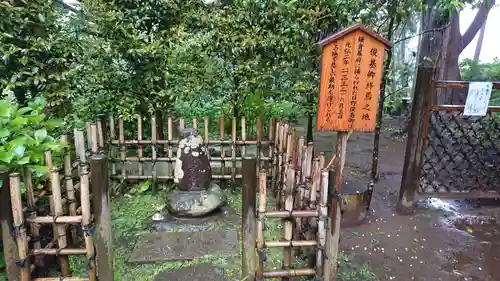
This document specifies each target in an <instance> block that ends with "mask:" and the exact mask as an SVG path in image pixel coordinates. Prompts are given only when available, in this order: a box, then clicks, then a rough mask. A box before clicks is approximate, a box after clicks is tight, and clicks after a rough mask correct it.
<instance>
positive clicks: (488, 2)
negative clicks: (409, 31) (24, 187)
mask: <svg viewBox="0 0 500 281" xmlns="http://www.w3.org/2000/svg"><path fill="white" fill-rule="evenodd" d="M495 1H496V0H484V1H483V2H482V3H481V6H480V8H479V10H478V11H477V13H476V16H475V17H474V20H473V21H472V23H471V24H470V26H469V27H468V29H467V31H466V32H465V33H464V34H463V35H461V34H460V18H459V15H458V14H457V15H454V16H453V17H452V19H451V21H450V22H449V23H446V22H445V21H443V19H442V18H441V17H440V14H439V12H438V9H436V4H437V1H435V0H434V1H429V2H428V3H427V5H426V7H425V9H424V11H423V12H422V31H423V32H426V31H427V30H434V31H433V32H427V33H425V34H423V35H422V38H421V44H420V47H419V60H418V65H419V66H420V67H436V68H437V71H436V73H435V74H434V79H439V80H461V76H460V68H459V63H458V59H459V56H460V54H461V53H462V51H463V50H464V49H465V48H466V47H467V45H469V44H470V42H471V41H472V39H474V37H475V36H476V34H477V32H478V31H479V30H480V29H481V27H482V26H483V25H484V23H485V21H486V18H487V16H488V13H489V10H490V9H491V7H492V6H493V5H495ZM466 98H467V92H466V91H464V90H463V89H455V90H440V91H437V100H435V101H434V102H437V103H438V104H463V103H465V99H466Z"/></svg>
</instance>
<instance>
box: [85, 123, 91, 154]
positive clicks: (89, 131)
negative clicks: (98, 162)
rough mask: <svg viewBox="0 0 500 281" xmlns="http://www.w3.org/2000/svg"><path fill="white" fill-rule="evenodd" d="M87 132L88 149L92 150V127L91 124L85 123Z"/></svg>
mask: <svg viewBox="0 0 500 281" xmlns="http://www.w3.org/2000/svg"><path fill="white" fill-rule="evenodd" d="M85 132H86V133H87V146H86V147H87V149H88V150H90V149H91V147H92V127H91V125H90V122H85Z"/></svg>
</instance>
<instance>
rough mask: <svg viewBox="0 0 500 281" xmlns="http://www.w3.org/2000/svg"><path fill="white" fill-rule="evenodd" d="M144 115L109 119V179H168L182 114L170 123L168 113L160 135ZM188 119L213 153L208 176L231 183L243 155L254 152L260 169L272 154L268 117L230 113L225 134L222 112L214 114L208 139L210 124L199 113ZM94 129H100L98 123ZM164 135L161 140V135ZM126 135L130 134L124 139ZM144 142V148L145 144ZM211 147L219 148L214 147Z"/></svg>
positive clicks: (267, 164) (271, 126)
mask: <svg viewBox="0 0 500 281" xmlns="http://www.w3.org/2000/svg"><path fill="white" fill-rule="evenodd" d="M145 120H146V119H145V118H143V117H141V116H139V117H137V120H136V122H134V123H130V122H129V123H128V124H125V121H124V120H123V119H122V118H118V122H116V120H115V118H113V117H110V118H109V138H110V140H109V143H110V145H111V147H110V148H109V150H110V159H111V161H112V164H111V166H112V167H111V178H112V179H115V180H119V181H137V180H152V181H153V183H156V182H165V181H169V180H173V178H174V168H173V167H174V162H175V159H176V157H175V155H176V149H177V146H178V143H179V137H178V136H175V134H174V132H177V131H182V130H183V129H184V128H186V123H187V122H186V120H185V119H184V118H181V119H180V120H179V121H178V124H175V122H174V120H173V119H172V118H168V119H167V128H166V134H165V131H164V129H163V128H164V126H163V124H158V123H157V120H156V119H155V118H154V117H153V118H151V119H150V120H148V121H149V122H147V123H146V122H144V121H145ZM190 121H191V122H192V123H191V124H192V127H193V128H194V129H196V130H197V131H198V132H199V135H200V136H202V137H203V139H204V142H205V145H207V146H208V147H209V150H212V151H213V152H214V153H213V154H212V153H211V154H212V155H211V156H210V162H211V165H212V170H213V172H212V178H213V179H218V180H221V181H227V180H231V181H232V182H234V181H236V180H240V179H241V178H242V174H241V162H242V160H243V159H244V158H247V157H256V158H257V161H258V163H259V165H260V167H262V168H265V167H270V166H271V165H272V163H273V159H274V155H275V149H274V148H273V146H274V131H275V130H274V128H275V127H276V126H275V122H274V120H269V123H268V125H267V126H264V125H263V122H262V120H261V119H260V118H259V119H257V121H256V124H255V126H251V125H250V124H249V123H251V122H247V120H246V118H245V117H242V118H241V120H240V122H237V120H236V118H233V119H232V120H231V134H229V135H227V134H226V133H225V128H226V126H225V125H226V120H225V119H224V117H220V118H219V119H218V123H219V124H218V128H219V130H218V132H217V133H216V135H218V138H217V137H215V138H214V137H213V136H214V134H211V132H210V131H209V128H211V127H210V120H209V119H208V118H203V120H202V121H201V122H200V121H199V120H198V119H193V120H190ZM101 123H102V122H100V123H98V124H101ZM116 123H118V124H116ZM238 123H239V124H238ZM126 125H129V126H132V127H136V128H137V134H136V136H128V135H127V136H126V134H127V132H126V130H125V127H126ZM145 125H146V126H145ZM102 126H103V125H101V127H102ZM145 127H147V128H146V129H147V130H145ZM254 127H255V131H256V134H253V135H255V138H254V139H252V138H251V134H250V133H249V132H252V131H254V130H253V129H254ZM265 127H267V131H268V133H267V134H266V135H264V132H265V129H266V128H265ZM127 128H128V127H127ZM177 129H179V130H177ZM98 131H99V132H103V131H104V128H102V129H101V130H98ZM148 131H149V132H148ZM146 134H147V135H149V136H150V137H149V139H146V137H145V135H146ZM165 135H166V139H161V138H162V136H165ZM126 137H130V138H133V139H127V138H126ZM100 138H101V139H103V140H102V141H103V142H106V140H104V137H100ZM148 147H149V148H150V149H147V148H148ZM217 150H218V151H219V152H216V151H217ZM131 154H132V155H131ZM160 163H166V164H160ZM256 176H257V175H256ZM153 186H154V185H153Z"/></svg>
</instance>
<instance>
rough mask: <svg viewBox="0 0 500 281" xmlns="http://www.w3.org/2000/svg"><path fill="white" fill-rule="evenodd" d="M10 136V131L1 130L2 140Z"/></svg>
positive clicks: (0, 136) (0, 137)
mask: <svg viewBox="0 0 500 281" xmlns="http://www.w3.org/2000/svg"><path fill="white" fill-rule="evenodd" d="M9 135H10V131H9V129H7V128H0V139H3V138H6V137H8V136H9Z"/></svg>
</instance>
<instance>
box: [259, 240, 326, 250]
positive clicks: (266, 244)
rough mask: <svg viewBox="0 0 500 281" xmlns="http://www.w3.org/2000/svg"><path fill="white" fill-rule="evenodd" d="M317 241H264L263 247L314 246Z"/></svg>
mask: <svg viewBox="0 0 500 281" xmlns="http://www.w3.org/2000/svg"><path fill="white" fill-rule="evenodd" d="M317 244H318V243H317V242H316V241H307V240H290V241H265V242H264V247H265V248H278V247H281V248H283V247H314V246H316V245H317Z"/></svg>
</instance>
